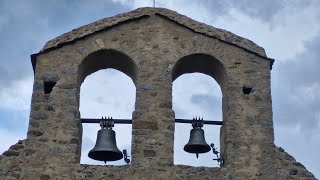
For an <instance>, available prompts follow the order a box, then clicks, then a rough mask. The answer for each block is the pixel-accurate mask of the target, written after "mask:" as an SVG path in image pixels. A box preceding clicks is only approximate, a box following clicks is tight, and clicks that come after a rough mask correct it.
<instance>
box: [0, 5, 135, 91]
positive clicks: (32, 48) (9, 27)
mask: <svg viewBox="0 0 320 180" xmlns="http://www.w3.org/2000/svg"><path fill="white" fill-rule="evenodd" d="M128 10H129V9H128V7H126V6H123V5H121V4H120V3H115V2H113V1H103V0H95V1H94V3H93V2H92V1H85V0H80V1H75V0H72V1H69V0H68V1H67V0H65V1H55V0H49V1H41V0H30V1H19V2H18V1H10V0H3V1H0V17H2V18H1V19H3V23H1V24H0V25H1V27H0V39H1V41H0V47H1V49H0V60H1V64H0V69H1V70H0V75H1V76H0V82H1V86H3V87H4V86H10V84H12V83H14V82H15V80H18V79H23V78H25V77H27V76H32V74H33V73H32V66H31V62H30V54H33V53H36V52H38V51H39V50H40V49H41V48H42V46H43V45H44V44H45V43H46V41H48V40H50V39H52V38H55V37H56V36H59V35H61V34H62V33H65V32H68V31H70V30H72V29H74V28H77V27H79V26H82V25H84V24H86V23H90V22H93V21H96V20H99V19H101V18H105V17H109V16H112V15H115V14H118V13H119V12H125V11H128ZM1 22H2V21H1ZM5 69H7V70H8V71H7V73H5V71H4V70H5Z"/></svg>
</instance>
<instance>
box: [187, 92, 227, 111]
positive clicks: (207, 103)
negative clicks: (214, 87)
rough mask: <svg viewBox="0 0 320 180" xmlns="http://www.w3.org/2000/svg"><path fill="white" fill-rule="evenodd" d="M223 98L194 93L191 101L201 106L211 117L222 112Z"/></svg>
mask: <svg viewBox="0 0 320 180" xmlns="http://www.w3.org/2000/svg"><path fill="white" fill-rule="evenodd" d="M221 98H222V97H216V96H212V95H210V94H193V95H192V96H191V99H190V101H191V102H192V103H193V104H195V105H197V106H199V107H200V108H201V111H202V113H205V114H207V115H208V116H209V117H216V116H217V115H218V114H221V112H222V109H221Z"/></svg>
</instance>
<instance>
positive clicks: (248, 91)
mask: <svg viewBox="0 0 320 180" xmlns="http://www.w3.org/2000/svg"><path fill="white" fill-rule="evenodd" d="M242 92H243V94H250V93H252V92H253V90H252V87H249V86H243V88H242Z"/></svg>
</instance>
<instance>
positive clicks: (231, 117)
mask: <svg viewBox="0 0 320 180" xmlns="http://www.w3.org/2000/svg"><path fill="white" fill-rule="evenodd" d="M31 59H32V65H33V69H34V86H33V94H32V102H31V112H30V122H29V129H28V134H27V139H25V140H21V141H19V142H18V143H17V144H15V145H12V146H11V147H10V148H9V150H7V151H5V152H4V153H3V155H1V156H0V179H26V180H28V179H30V180H34V179H41V180H48V179H139V180H140V179H234V180H238V179H239V180H240V179H245V180H247V179H308V180H309V179H315V177H314V176H313V174H312V173H310V172H309V171H308V170H306V169H305V167H304V166H303V165H302V164H300V163H298V162H296V161H295V159H294V158H293V157H292V156H290V155H289V154H287V153H286V152H285V151H284V150H283V149H282V148H278V147H276V146H275V145H274V130H273V121H272V102H271V92H270V71H271V68H272V64H273V62H274V60H273V59H270V58H268V57H267V56H266V54H265V51H264V49H263V48H262V47H259V46H258V45H256V44H255V43H253V42H252V41H250V40H247V39H245V38H242V37H239V36H237V35H235V34H233V33H231V32H228V31H225V30H221V29H217V28H214V27H212V26H208V25H206V24H203V23H199V22H196V21H194V20H192V19H190V18H188V17H186V16H183V15H180V14H178V13H176V12H174V11H171V10H168V9H162V8H140V9H137V10H134V11H131V12H128V13H124V14H120V15H117V16H114V17H111V18H106V19H102V20H99V21H96V22H94V23H91V24H88V25H85V26H82V27H80V28H78V29H74V30H72V31H70V32H68V33H65V34H63V35H61V36H59V37H57V38H55V39H53V40H50V41H49V42H48V43H47V44H46V45H45V46H44V48H43V49H42V50H41V51H40V52H39V53H37V54H34V55H32V56H31ZM105 68H114V69H117V70H119V71H121V72H123V73H125V74H126V75H128V76H129V77H130V78H131V79H132V81H133V82H134V84H135V86H136V103H135V111H134V112H133V114H132V120H133V123H132V159H131V161H132V163H131V164H129V165H124V166H111V165H110V166H95V165H85V164H80V152H81V151H80V150H81V139H82V125H81V122H80V118H81V117H80V112H79V98H80V97H79V93H80V86H81V83H82V82H83V81H84V79H85V78H86V76H88V75H90V74H91V73H94V72H96V71H98V70H100V69H105ZM192 72H200V73H204V74H207V75H209V76H211V77H213V78H214V79H215V80H216V81H217V82H218V84H219V85H220V87H221V90H222V94H223V98H222V102H223V125H222V127H221V137H220V142H221V153H222V157H223V159H224V161H225V163H224V164H223V165H222V166H221V167H213V168H212V167H191V166H185V165H174V164H173V141H174V130H175V124H174V119H175V114H174V111H173V110H172V82H173V81H174V80H175V79H176V78H177V77H179V76H180V75H182V74H185V73H192ZM107 95H108V94H106V96H107Z"/></svg>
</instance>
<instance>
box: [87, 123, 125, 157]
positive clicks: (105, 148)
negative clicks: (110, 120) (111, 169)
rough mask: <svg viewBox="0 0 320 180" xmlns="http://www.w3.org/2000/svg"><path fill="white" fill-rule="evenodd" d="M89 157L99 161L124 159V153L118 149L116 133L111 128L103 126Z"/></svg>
mask: <svg viewBox="0 0 320 180" xmlns="http://www.w3.org/2000/svg"><path fill="white" fill-rule="evenodd" d="M88 156H89V157H90V158H91V159H94V160H97V161H104V162H105V163H106V162H107V161H117V160H120V159H122V158H123V154H122V152H121V151H120V150H119V149H118V147H117V142H116V133H115V132H114V130H112V129H111V128H106V127H105V126H101V129H100V130H99V131H98V135H97V141H96V145H95V146H94V148H93V149H92V150H91V151H90V152H89V154H88Z"/></svg>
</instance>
